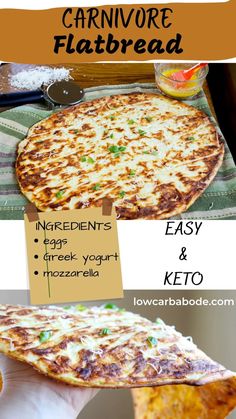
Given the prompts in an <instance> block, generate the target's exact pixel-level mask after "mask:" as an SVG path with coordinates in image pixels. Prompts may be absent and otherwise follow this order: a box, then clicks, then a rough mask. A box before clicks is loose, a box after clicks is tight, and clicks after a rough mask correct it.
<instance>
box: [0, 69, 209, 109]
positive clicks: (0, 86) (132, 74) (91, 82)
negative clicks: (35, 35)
mask: <svg viewBox="0 0 236 419" xmlns="http://www.w3.org/2000/svg"><path fill="white" fill-rule="evenodd" d="M61 66H63V67H66V68H69V69H71V72H70V74H71V76H72V78H73V79H74V81H76V82H77V83H78V84H79V85H80V86H81V87H83V88H85V87H93V86H100V85H113V84H126V83H148V82H149V83H154V82H155V75H154V67H153V64H149V63H148V64H146V63H137V64H136V63H129V64H128V63H122V64H120V63H117V64H116V63H108V64H97V63H95V64H93V63H87V64H62V65H55V66H52V67H61ZM34 67H35V66H33V65H26V64H4V65H2V66H1V67H0V93H8V92H14V91H16V89H14V88H12V87H11V84H10V77H11V75H12V74H16V73H18V72H20V71H22V70H25V69H29V68H34ZM204 91H205V93H206V96H207V99H208V102H209V105H210V108H211V111H212V112H213V114H215V112H214V107H213V104H212V99H211V95H210V92H209V89H208V86H207V83H205V85H204ZM3 110H5V108H0V112H1V111H3Z"/></svg>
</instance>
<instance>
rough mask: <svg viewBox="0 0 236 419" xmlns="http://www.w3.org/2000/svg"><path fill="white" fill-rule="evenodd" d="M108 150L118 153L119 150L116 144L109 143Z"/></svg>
mask: <svg viewBox="0 0 236 419" xmlns="http://www.w3.org/2000/svg"><path fill="white" fill-rule="evenodd" d="M108 150H109V151H110V153H118V152H119V147H117V145H111V146H110V147H109V148H108Z"/></svg>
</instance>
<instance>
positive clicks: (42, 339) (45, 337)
mask: <svg viewBox="0 0 236 419" xmlns="http://www.w3.org/2000/svg"><path fill="white" fill-rule="evenodd" d="M51 336H52V332H50V331H49V330H48V331H46V332H41V333H40V334H39V340H40V342H41V343H43V342H46V341H47V340H48V339H50V337H51Z"/></svg>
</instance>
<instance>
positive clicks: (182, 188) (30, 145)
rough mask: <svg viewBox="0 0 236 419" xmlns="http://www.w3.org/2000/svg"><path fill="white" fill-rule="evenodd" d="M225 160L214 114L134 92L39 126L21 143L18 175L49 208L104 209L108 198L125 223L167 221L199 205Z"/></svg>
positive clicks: (26, 190) (88, 104)
mask: <svg viewBox="0 0 236 419" xmlns="http://www.w3.org/2000/svg"><path fill="white" fill-rule="evenodd" d="M223 156H224V145H223V143H222V142H220V140H219V137H218V133H217V130H216V128H215V126H214V125H213V124H212V122H211V121H210V119H209V118H208V117H207V116H206V114H204V113H203V112H201V111H199V110H198V109H196V108H194V107H193V106H189V105H187V104H184V103H182V102H178V101H176V100H173V99H169V98H167V97H164V96H161V95H157V94H148V93H132V94H123V95H122V94H121V95H115V96H108V97H102V98H100V99H96V100H93V101H91V102H84V103H82V104H80V105H76V106H74V107H71V108H67V109H64V110H61V111H59V112H57V113H55V114H53V115H52V116H50V117H49V118H47V119H45V120H43V121H40V122H39V123H37V124H36V125H34V126H33V127H32V128H31V129H30V131H29V133H28V136H27V137H26V138H25V139H24V140H23V141H21V142H20V143H19V147H18V156H17V162H16V174H17V178H18V182H19V186H20V189H21V191H22V193H23V194H24V195H25V196H26V197H27V198H28V199H29V200H30V201H31V202H33V203H34V204H35V205H36V207H37V208H38V209H39V210H41V211H52V210H66V209H77V208H87V207H99V206H101V204H102V199H103V198H104V197H108V198H111V199H112V200H113V202H114V206H115V208H116V212H117V215H118V217H119V218H121V219H136V218H142V219H162V218H168V217H170V216H172V215H176V214H178V213H180V212H183V211H186V210H187V209H188V208H189V206H190V205H192V203H193V202H194V201H195V200H196V199H197V198H198V197H199V196H200V195H201V194H202V193H203V191H204V190H205V189H206V188H207V186H208V185H209V184H210V182H211V181H212V179H213V178H214V176H215V175H216V173H217V170H218V169H219V167H220V165H221V163H222V160H223ZM195 162H198V163H199V164H195Z"/></svg>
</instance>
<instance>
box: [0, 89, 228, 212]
mask: <svg viewBox="0 0 236 419" xmlns="http://www.w3.org/2000/svg"><path fill="white" fill-rule="evenodd" d="M134 91H143V92H154V93H155V92H158V90H157V89H156V86H155V84H153V83H143V84H140V83H135V84H127V85H118V86H100V87H92V88H88V89H85V100H92V99H95V98H98V97H102V96H105V95H112V94H117V93H130V92H134ZM187 103H189V104H190V105H193V106H195V107H197V108H199V109H201V110H202V111H204V112H205V113H206V114H207V115H208V116H209V117H210V118H211V119H212V122H213V123H215V120H214V118H213V117H212V115H211V112H210V108H209V105H208V102H207V99H206V96H205V94H204V92H203V91H202V92H200V93H199V94H198V95H197V96H196V97H195V98H194V99H192V100H189V101H187ZM51 112H52V111H49V110H48V109H47V108H46V107H45V106H44V105H25V106H20V107H17V108H14V109H10V110H7V111H5V112H2V113H0V219H1V220H2V219H15V220H16V219H23V213H24V207H25V204H26V203H27V199H26V198H25V197H24V196H23V195H22V194H21V193H20V191H19V188H18V185H17V180H16V177H15V169H14V165H15V157H16V148H17V144H18V142H19V141H20V140H22V139H23V138H24V137H25V136H26V134H27V131H28V129H29V127H31V126H32V125H33V124H35V123H36V122H38V121H40V120H41V119H43V118H45V117H47V116H48V115H50V113H51ZM218 131H219V135H220V137H221V138H222V139H223V140H224V138H223V135H222V133H221V132H220V130H219V128H218ZM224 141H225V140H224ZM174 218H176V219H236V166H235V164H234V161H233V158H232V156H231V154H230V151H229V149H228V146H227V143H226V142H225V157H224V162H223V164H222V166H221V168H220V170H219V171H218V173H217V176H216V177H215V179H214V181H213V182H212V183H211V185H210V186H209V187H208V188H207V190H206V191H205V192H204V193H203V194H202V196H201V197H200V198H198V199H197V201H196V202H195V203H194V205H192V206H191V208H190V209H189V210H188V211H187V212H185V213H183V214H181V215H179V216H177V217H174Z"/></svg>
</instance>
